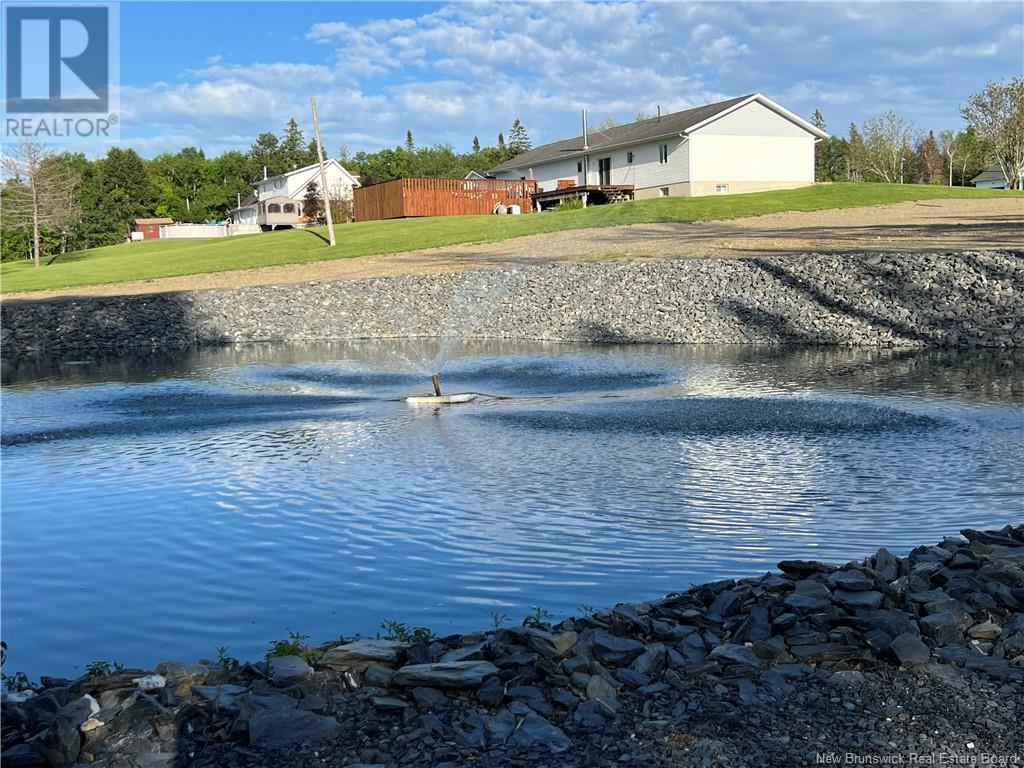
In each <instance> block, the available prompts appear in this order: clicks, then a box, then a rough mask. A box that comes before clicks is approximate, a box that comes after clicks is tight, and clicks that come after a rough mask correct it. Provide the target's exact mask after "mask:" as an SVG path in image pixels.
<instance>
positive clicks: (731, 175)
mask: <svg viewBox="0 0 1024 768" xmlns="http://www.w3.org/2000/svg"><path fill="white" fill-rule="evenodd" d="M690 152H691V154H692V156H693V161H692V163H691V178H692V180H693V181H695V182H700V181H718V182H730V181H744V182H765V181H771V182H807V183H808V184H811V183H813V182H814V138H813V137H812V136H810V135H809V134H806V133H805V134H804V136H803V138H796V137H794V138H787V137H783V136H716V135H708V136H705V135H701V134H694V135H693V136H692V137H691V138H690Z"/></svg>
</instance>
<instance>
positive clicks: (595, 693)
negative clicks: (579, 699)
mask: <svg viewBox="0 0 1024 768" xmlns="http://www.w3.org/2000/svg"><path fill="white" fill-rule="evenodd" d="M617 695H618V692H617V691H616V690H615V686H614V685H612V684H611V683H609V682H608V681H607V680H605V679H604V678H603V677H601V676H600V675H591V676H590V679H589V680H587V698H588V699H605V700H607V699H614V698H615V697H616V696H617Z"/></svg>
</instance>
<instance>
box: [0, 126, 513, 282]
mask: <svg viewBox="0 0 1024 768" xmlns="http://www.w3.org/2000/svg"><path fill="white" fill-rule="evenodd" d="M530 146H531V143H530V137H529V134H528V133H527V131H526V129H525V127H524V126H523V124H522V122H521V121H520V120H518V119H517V120H516V121H515V123H513V125H512V129H511V131H510V133H509V140H508V141H506V140H505V136H504V133H499V134H498V137H497V144H496V145H495V146H481V144H480V141H479V139H478V138H476V137H474V139H473V143H472V147H471V149H470V151H468V152H465V153H457V152H455V150H454V149H452V147H451V146H449V145H446V144H437V145H434V146H428V147H417V146H415V144H414V142H413V137H412V131H408V132H407V134H406V142H405V145H404V146H397V147H395V148H394V149H383V150H381V151H379V152H373V153H367V152H358V153H356V154H355V155H350V154H349V152H348V149H347V147H345V146H342V147H341V151H340V156H339V160H340V162H341V163H342V165H344V166H345V167H346V168H347V169H348V170H349V171H351V172H352V173H354V174H355V175H356V176H358V177H359V178H360V181H361V183H363V184H373V183H377V182H380V181H388V180H390V179H394V178H400V177H402V176H453V175H457V176H465V175H466V174H467V173H468V172H469V171H470V170H479V171H483V170H486V169H488V168H492V167H494V166H495V165H498V164H499V163H501V162H504V161H505V160H507V159H509V158H510V157H514V156H515V155H516V154H519V153H520V152H525V151H526V150H528V149H529V148H530ZM5 152H7V154H5V155H4V157H3V169H4V176H5V178H4V181H3V186H2V188H0V208H2V210H3V213H4V216H3V218H2V219H0V241H2V244H0V250H2V258H3V260H4V261H10V260H16V259H25V258H33V259H35V260H36V261H37V263H45V262H48V261H51V260H53V259H54V258H58V257H59V256H60V255H61V254H64V253H68V252H69V251H76V250H81V249H85V248H96V247H99V246H104V245H114V244H117V243H122V242H124V241H125V240H126V239H127V238H128V237H129V233H130V232H131V227H132V223H133V222H134V221H135V219H137V218H146V217H166V218H171V219H174V220H175V221H181V222H190V223H203V222H210V221H222V220H224V218H225V217H227V215H228V213H229V211H231V210H232V209H233V208H235V207H236V205H237V204H238V202H239V201H240V200H241V201H244V200H245V199H246V198H248V197H249V196H250V195H251V194H252V191H253V188H254V187H255V186H256V184H257V183H258V182H259V181H260V180H261V179H262V178H263V177H264V176H268V177H269V176H277V175H279V174H282V173H286V172H288V171H290V170H294V169H295V168H301V167H303V166H307V165H312V164H313V163H315V162H316V161H317V156H316V145H315V143H314V142H312V141H307V140H306V139H305V137H304V135H303V132H302V129H301V128H300V127H299V125H298V123H297V122H296V121H295V119H294V118H293V119H291V120H289V121H288V124H287V125H286V126H285V128H284V131H283V132H282V133H281V135H280V136H279V135H277V134H275V133H273V132H270V131H268V132H265V133H261V134H259V136H257V137H256V140H255V141H254V142H253V143H252V145H251V146H250V148H249V151H248V152H240V151H237V150H229V151H227V152H224V153H223V154H221V155H219V156H217V157H207V155H206V153H205V152H204V151H203V150H202V149H199V148H197V147H185V148H184V149H182V150H180V151H178V152H173V153H172V152H164V153H162V154H159V155H157V156H156V157H154V158H152V159H151V160H145V159H143V158H142V157H140V156H139V155H138V154H137V153H136V152H135V151H134V150H132V149H123V148H119V147H113V148H111V149H110V150H109V151H108V152H107V154H106V155H105V156H104V157H101V158H98V159H95V160H89V159H87V158H86V157H85V155H83V154H81V153H70V152H63V153H52V152H49V151H47V150H46V149H45V148H44V147H42V146H40V145H38V144H34V143H32V142H23V143H22V144H21V145H19V146H13V147H10V148H6V149H5ZM334 202H335V201H332V207H333V205H334ZM37 243H38V247H36V244H37Z"/></svg>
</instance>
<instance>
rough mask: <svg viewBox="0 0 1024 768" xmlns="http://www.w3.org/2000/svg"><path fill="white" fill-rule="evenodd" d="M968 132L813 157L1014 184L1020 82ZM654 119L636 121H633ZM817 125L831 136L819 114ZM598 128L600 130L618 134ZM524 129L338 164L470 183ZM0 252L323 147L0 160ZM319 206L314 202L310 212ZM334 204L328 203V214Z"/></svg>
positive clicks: (218, 205) (852, 166)
mask: <svg viewBox="0 0 1024 768" xmlns="http://www.w3.org/2000/svg"><path fill="white" fill-rule="evenodd" d="M960 114H961V117H962V118H963V120H964V122H965V126H966V127H965V128H964V129H963V130H960V131H951V130H943V131H939V132H938V133H935V132H934V131H927V132H926V131H924V130H923V129H921V128H919V127H917V126H915V125H914V124H913V123H912V122H910V121H908V120H906V119H904V118H902V117H900V116H899V115H897V114H896V113H894V112H885V113H883V114H881V115H878V116H875V117H870V118H868V119H866V120H864V121H863V122H862V123H860V124H856V123H851V124H850V126H849V127H848V129H847V131H846V135H845V136H838V135H833V136H830V137H829V138H828V139H826V140H823V141H821V142H819V143H818V144H817V145H816V149H815V177H816V179H817V180H819V181H858V182H872V181H877V182H894V183H901V182H902V183H924V184H950V185H965V184H967V183H969V181H970V179H971V178H973V177H974V176H975V175H977V173H978V172H979V171H980V170H981V169H982V168H984V167H986V166H988V165H992V164H997V165H999V166H1000V167H1001V168H1002V169H1003V172H1004V174H1005V175H1006V177H1007V178H1008V179H1010V181H1011V184H1014V185H1019V181H1018V174H1017V172H1016V171H1015V170H1014V169H1018V168H1020V167H1021V166H1022V165H1024V78H1021V77H1014V78H1011V79H1009V80H1006V81H992V82H990V83H988V84H987V85H986V86H985V87H984V88H983V89H982V90H980V91H978V92H977V93H975V94H973V95H972V96H971V97H970V98H969V99H968V100H967V102H965V103H964V104H963V105H961V108H960ZM646 117H648V116H647V115H642V114H639V113H638V114H637V119H638V120H639V119H643V118H646ZM813 122H814V123H815V124H816V125H817V126H818V127H820V128H822V129H823V130H827V128H826V124H825V118H824V117H823V115H822V113H821V112H820V111H816V112H815V113H814V115H813ZM611 125H613V121H611V120H608V121H606V122H605V123H602V124H599V126H598V129H597V130H601V129H602V128H607V127H611ZM531 145H532V144H531V140H530V136H529V133H528V132H527V130H526V128H525V126H524V125H523V123H522V122H521V121H520V120H519V119H518V118H517V119H516V120H515V122H514V123H513V125H512V127H511V129H510V130H509V134H508V138H507V139H506V137H505V134H504V132H501V133H499V134H498V135H497V141H496V142H495V143H494V144H491V145H487V146H484V145H483V144H481V142H480V139H479V138H478V137H475V136H474V137H473V140H472V142H471V144H470V148H469V149H468V151H465V152H458V151H456V150H455V149H454V148H453V147H452V146H451V145H448V144H433V145H429V146H418V145H417V144H416V142H415V140H414V138H413V134H412V131H411V130H410V131H407V132H406V137H405V142H404V144H400V145H398V146H395V147H393V148H387V149H382V150H380V151H378V152H357V153H355V154H350V153H349V151H348V148H347V147H345V146H342V147H341V148H340V152H339V155H338V159H339V160H340V162H341V163H342V165H344V166H345V167H346V168H347V169H348V170H349V171H351V172H352V173H354V174H355V175H356V176H358V177H359V179H360V182H361V183H362V184H364V185H365V184H375V183H379V182H383V181H389V180H391V179H396V178H401V177H409V176H427V177H445V176H447V177H452V176H454V177H463V176H465V175H466V174H467V173H469V172H470V171H480V172H483V171H486V170H487V169H489V168H493V167H494V166H496V165H499V164H500V163H502V162H504V161H505V160H508V159H510V158H512V157H515V156H516V155H518V154H520V153H522V152H525V151H527V150H529V149H530V148H531ZM2 160H3V169H4V180H3V184H2V188H0V207H2V209H3V214H4V215H3V218H2V220H0V242H2V257H3V259H4V260H5V261H6V260H12V259H24V258H34V259H35V260H36V261H37V263H40V264H41V263H46V262H49V261H52V260H54V259H56V258H59V256H60V255H61V254H64V253H67V252H69V251H75V250H81V249H84V248H95V247H98V246H104V245H113V244H116V243H121V242H124V241H125V240H126V239H127V238H128V236H129V232H130V230H131V226H132V222H133V221H134V220H135V219H136V218H145V217H167V218H171V219H174V220H175V221H182V222H193V223H201V222H206V221H218V220H223V219H224V218H225V217H226V216H227V215H228V212H229V211H230V210H231V209H232V208H234V207H235V206H236V205H237V202H238V201H239V200H245V199H246V198H247V197H249V196H250V195H251V194H252V190H253V187H254V186H255V185H256V183H257V182H258V181H259V180H260V179H262V178H263V176H264V174H265V175H267V176H276V175H278V174H281V173H285V172H287V171H289V170H292V169H294V168H299V167H302V166H306V165H311V164H313V163H315V162H316V148H315V145H314V143H313V142H311V141H307V140H306V139H305V137H304V135H303V132H302V129H301V128H300V127H299V125H298V123H297V122H296V121H295V120H294V119H291V120H289V121H288V124H287V125H286V126H285V128H284V130H283V132H282V133H281V134H280V135H277V134H275V133H273V132H269V131H268V132H265V133H261V134H259V135H258V136H257V137H256V140H255V141H254V142H253V143H252V145H251V146H250V147H249V150H248V151H247V152H241V151H237V150H229V151H227V152H224V153H223V154H221V155H219V156H217V157H207V156H206V154H205V153H204V152H203V150H202V149H199V148H196V147H186V148H184V149H182V150H180V151H178V152H174V153H170V152H165V153H162V154H160V155H157V156H156V157H154V158H152V159H151V160H144V159H143V158H141V157H140V156H139V155H138V154H137V153H136V152H135V151H134V150H131V149H124V148H119V147H114V148H111V149H110V150H109V151H108V152H107V154H106V155H105V156H104V157H101V158H98V159H95V160H89V159H87V158H86V157H85V156H84V155H82V154H74V153H67V152H65V153H60V154H54V153H50V152H47V151H46V150H45V149H44V148H42V147H39V146H38V145H32V144H31V143H23V144H22V145H21V146H20V147H14V148H13V149H12V151H11V152H10V153H9V154H5V155H4V157H3V158H2ZM310 202H311V203H312V200H311V201H310ZM333 204H334V201H332V206H333Z"/></svg>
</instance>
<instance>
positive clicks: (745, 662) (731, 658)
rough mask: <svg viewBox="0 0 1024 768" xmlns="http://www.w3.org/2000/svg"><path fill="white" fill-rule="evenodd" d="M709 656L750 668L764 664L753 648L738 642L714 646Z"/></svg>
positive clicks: (726, 662) (719, 660) (721, 661)
mask: <svg viewBox="0 0 1024 768" xmlns="http://www.w3.org/2000/svg"><path fill="white" fill-rule="evenodd" d="M708 658H709V659H714V660H715V661H718V662H720V663H723V664H737V665H740V666H743V667H749V668H750V669H758V668H760V667H761V666H763V665H762V663H761V660H760V659H759V658H757V656H756V655H755V654H754V651H753V650H752V649H751V648H748V647H747V646H745V645H737V644H736V643H724V644H722V645H720V646H718V647H717V648H714V649H713V650H712V651H711V653H709V654H708Z"/></svg>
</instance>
